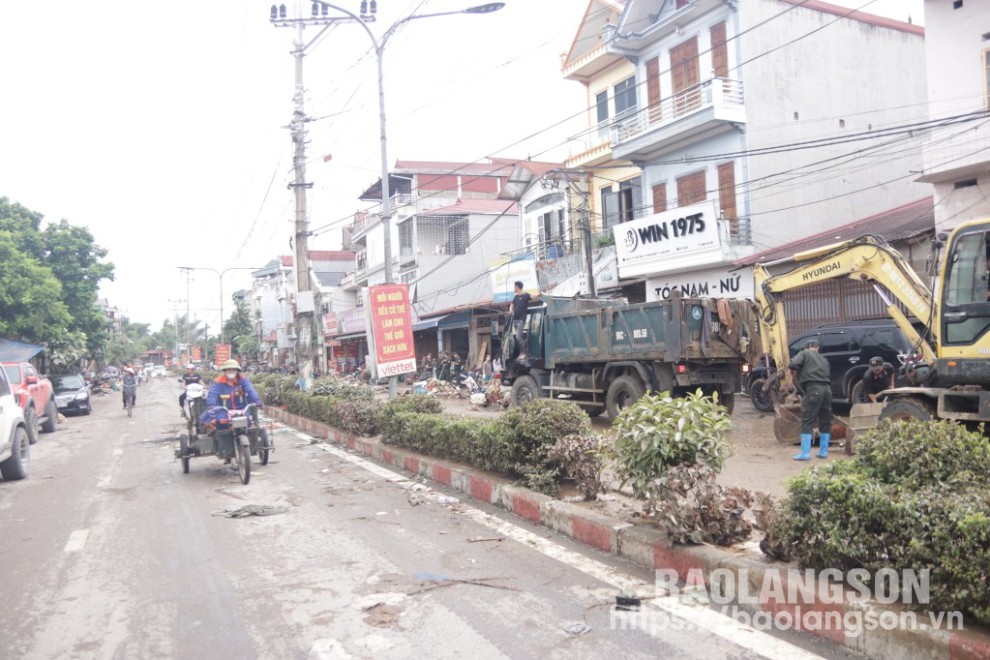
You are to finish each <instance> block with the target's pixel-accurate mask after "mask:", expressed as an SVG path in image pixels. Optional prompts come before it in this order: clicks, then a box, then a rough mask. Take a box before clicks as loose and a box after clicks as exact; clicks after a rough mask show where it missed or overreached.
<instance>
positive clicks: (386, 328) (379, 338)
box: [368, 284, 416, 378]
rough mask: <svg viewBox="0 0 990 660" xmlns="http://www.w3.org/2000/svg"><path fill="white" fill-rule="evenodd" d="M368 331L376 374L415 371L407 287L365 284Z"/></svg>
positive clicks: (403, 285)
mask: <svg viewBox="0 0 990 660" xmlns="http://www.w3.org/2000/svg"><path fill="white" fill-rule="evenodd" d="M368 301H369V306H370V311H371V315H370V320H371V332H369V333H368V336H369V338H370V339H371V341H372V344H374V346H373V347H372V349H371V350H372V351H373V353H374V356H375V362H376V364H377V367H378V377H379V378H386V377H389V376H398V375H400V374H405V373H409V372H412V371H416V349H415V347H414V346H413V326H412V313H411V310H410V308H409V286H408V285H406V284H383V285H380V286H371V287H368Z"/></svg>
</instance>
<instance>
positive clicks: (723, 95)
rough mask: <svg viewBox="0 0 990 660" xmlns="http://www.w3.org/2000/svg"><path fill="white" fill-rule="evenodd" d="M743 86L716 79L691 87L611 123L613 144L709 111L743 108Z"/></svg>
mask: <svg viewBox="0 0 990 660" xmlns="http://www.w3.org/2000/svg"><path fill="white" fill-rule="evenodd" d="M743 107H744V106H743V84H742V81H741V80H730V79H728V78H714V79H712V80H707V81H705V82H703V83H699V84H697V85H695V86H694V87H689V88H687V89H685V90H684V91H682V92H678V93H676V94H674V95H673V96H669V97H667V98H665V99H661V100H660V102H659V103H656V104H654V105H651V106H649V107H647V108H642V109H640V110H638V111H636V112H635V114H632V115H630V116H627V117H623V118H617V119H616V121H615V123H613V124H612V144H613V145H619V144H622V143H623V142H628V141H629V140H632V139H634V138H636V137H638V136H640V135H642V134H644V133H646V132H648V131H653V130H656V129H658V128H663V127H664V126H668V125H670V124H672V123H674V122H675V121H678V120H680V119H683V118H685V117H688V116H690V115H692V114H694V113H696V112H699V111H701V110H704V109H706V108H714V109H715V110H716V118H720V117H719V114H718V110H721V109H726V108H731V109H732V110H733V111H736V110H738V109H741V108H743Z"/></svg>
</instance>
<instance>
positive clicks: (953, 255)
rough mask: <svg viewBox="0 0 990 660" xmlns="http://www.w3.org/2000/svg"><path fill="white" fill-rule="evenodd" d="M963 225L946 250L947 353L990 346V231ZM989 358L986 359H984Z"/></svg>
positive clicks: (944, 338)
mask: <svg viewBox="0 0 990 660" xmlns="http://www.w3.org/2000/svg"><path fill="white" fill-rule="evenodd" d="M986 230H987V227H986V225H985V224H984V223H980V224H978V225H975V226H972V227H965V228H960V230H959V231H958V233H956V234H955V235H954V236H953V238H952V244H951V245H949V249H948V251H947V252H946V263H945V269H944V270H945V274H944V277H943V280H942V292H943V295H942V306H941V319H940V320H941V323H940V330H941V336H942V345H943V347H944V349H945V356H946V357H948V356H949V355H950V354H955V355H956V356H959V355H960V354H961V352H963V351H965V350H966V349H967V348H969V347H972V346H973V345H974V344H977V343H980V344H982V343H984V342H986V343H987V345H988V347H990V337H987V334H988V331H990V240H988V238H990V232H988V231H986ZM983 359H985V358H983Z"/></svg>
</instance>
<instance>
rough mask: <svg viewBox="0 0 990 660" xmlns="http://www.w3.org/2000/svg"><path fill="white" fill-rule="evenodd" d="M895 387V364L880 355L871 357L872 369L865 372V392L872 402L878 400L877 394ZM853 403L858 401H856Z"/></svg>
mask: <svg viewBox="0 0 990 660" xmlns="http://www.w3.org/2000/svg"><path fill="white" fill-rule="evenodd" d="M892 387H894V365H892V364H890V363H889V362H884V361H883V358H882V357H880V356H878V355H877V356H874V357H871V358H870V369H869V371H867V372H866V373H865V374H863V393H864V394H865V395H866V396H867V397H869V399H870V402H872V403H876V402H877V395H878V394H880V393H881V392H883V391H884V390H889V389H891V388H892ZM853 403H856V402H855V401H854V402H853Z"/></svg>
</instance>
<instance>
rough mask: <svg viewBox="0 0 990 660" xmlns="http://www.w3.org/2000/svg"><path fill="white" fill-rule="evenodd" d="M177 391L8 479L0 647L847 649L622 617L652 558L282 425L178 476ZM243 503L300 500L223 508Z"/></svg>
mask: <svg viewBox="0 0 990 660" xmlns="http://www.w3.org/2000/svg"><path fill="white" fill-rule="evenodd" d="M177 395H178V389H177V387H176V386H175V385H174V384H173V383H172V382H171V381H170V380H169V381H164V380H158V381H154V382H152V383H150V384H148V385H144V386H142V387H141V388H140V389H139V394H138V404H137V408H136V409H135V411H134V413H135V414H134V418H133V419H128V418H127V416H126V414H125V413H124V411H123V410H122V409H121V406H120V403H119V399H118V398H117V397H116V396H113V397H106V398H98V399H96V400H95V410H94V413H93V414H92V415H91V416H90V417H84V418H70V419H69V420H68V421H67V422H66V423H65V424H63V425H60V427H59V430H58V432H56V433H54V434H48V435H43V436H42V437H41V440H40V441H39V443H38V444H37V445H35V446H34V447H33V450H34V451H33V461H32V465H31V470H32V473H31V476H30V477H29V479H28V480H26V481H21V482H3V481H0V560H2V565H3V572H2V574H0V580H2V582H0V594H2V598H0V657H3V658H184V659H185V658H237V659H244V658H349V657H355V658H381V657H396V658H454V657H473V658H500V657H511V658H533V657H541V658H569V659H573V658H590V657H596V658H618V657H622V658H638V657H642V658H647V657H657V656H663V657H672V658H679V657H686V658H691V657H704V658H715V657H729V658H755V657H780V658H798V657H813V655H814V654H823V655H825V656H827V657H833V658H840V657H847V653H846V651H845V650H843V649H841V648H837V647H834V646H831V645H828V644H826V643H824V642H821V641H820V640H818V639H816V638H811V637H807V636H803V635H799V634H796V633H795V634H791V635H789V636H786V637H770V636H768V635H765V634H763V633H759V632H756V631H740V630H738V627H733V626H729V627H726V626H723V625H715V626H712V625H706V626H705V627H701V628H687V629H681V630H676V629H674V628H673V627H666V628H662V629H657V630H654V631H652V632H649V631H638V630H636V631H631V630H625V631H623V630H620V629H617V626H615V620H614V619H613V618H612V617H613V615H612V614H611V613H610V607H609V605H610V603H612V602H613V601H614V597H615V595H616V594H617V593H618V589H617V587H616V584H642V585H646V584H648V582H649V580H650V576H649V575H646V574H644V573H645V572H643V571H640V570H638V569H636V568H634V567H631V566H629V565H628V564H625V563H623V562H619V561H617V560H614V559H612V558H609V557H605V556H603V555H600V554H597V553H595V552H593V551H588V550H586V549H584V548H582V547H581V546H579V545H577V544H573V543H571V542H570V541H569V540H568V539H566V538H563V537H560V536H558V535H555V534H553V533H551V532H549V531H548V530H545V529H542V528H539V527H534V526H532V525H529V524H528V523H526V522H524V521H521V520H519V519H517V518H513V517H512V516H510V515H507V514H504V513H502V512H498V511H496V510H494V509H485V510H481V509H479V508H475V507H473V506H464V505H444V504H441V503H439V502H438V501H436V499H435V497H432V498H431V494H430V493H428V492H426V491H414V490H413V489H412V488H411V485H412V483H413V482H405V481H402V480H401V479H402V477H401V476H399V475H394V474H392V473H389V472H387V471H384V470H381V469H379V470H377V471H375V470H373V469H369V466H368V464H366V463H364V461H363V460H362V459H359V458H357V457H355V456H352V455H349V454H347V453H345V452H341V451H340V450H336V449H334V448H329V447H326V446H325V445H312V444H309V443H307V442H305V440H304V439H300V438H299V437H298V436H296V435H295V434H294V433H290V432H289V431H282V432H279V433H277V434H276V443H277V450H276V452H275V454H274V455H273V457H272V460H271V462H270V463H269V465H268V466H265V467H262V466H260V465H257V464H256V465H255V466H254V468H255V471H254V475H253V477H252V480H251V483H250V484H249V485H247V486H243V485H241V484H240V482H239V480H238V478H237V475H236V474H235V473H234V472H232V471H231V470H230V469H229V468H228V467H225V466H223V465H222V464H221V463H220V462H219V461H217V460H216V459H214V458H200V459H195V460H193V462H192V471H191V473H190V474H188V475H183V474H182V471H181V468H180V465H179V464H178V463H177V462H175V461H174V460H173V458H172V452H173V443H172V442H171V440H170V439H169V436H170V435H171V434H174V433H177V432H178V430H179V428H180V426H179V424H180V422H181V419H180V418H179V416H178V406H177V403H176V397H177ZM411 493H415V494H414V495H411ZM244 504H270V505H282V506H285V507H287V509H288V510H287V511H286V513H284V514H282V515H275V516H270V517H265V518H258V517H254V518H244V519H230V518H226V517H220V516H213V515H211V513H213V512H217V511H219V510H222V509H225V508H228V507H235V506H241V505H244ZM478 538H484V539H492V538H502V539H503V540H501V541H493V540H483V541H477V542H470V540H472V539H478ZM470 582H473V583H474V584H471V583H470ZM657 611H659V610H657ZM573 623H578V624H580V623H585V624H587V625H588V626H589V627H590V631H589V632H586V633H584V634H571V633H569V632H568V631H567V630H566V629H565V626H566V625H568V624H573ZM681 627H682V628H683V626H681Z"/></svg>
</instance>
